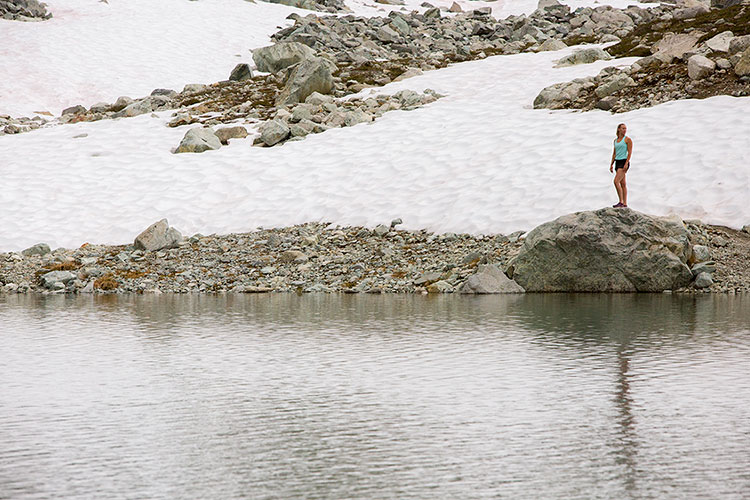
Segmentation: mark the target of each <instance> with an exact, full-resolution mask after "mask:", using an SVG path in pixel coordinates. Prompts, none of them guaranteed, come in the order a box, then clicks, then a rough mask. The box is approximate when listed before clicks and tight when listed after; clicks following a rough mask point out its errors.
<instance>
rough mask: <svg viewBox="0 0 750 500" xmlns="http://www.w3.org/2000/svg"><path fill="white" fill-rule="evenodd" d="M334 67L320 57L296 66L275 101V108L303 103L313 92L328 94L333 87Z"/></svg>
mask: <svg viewBox="0 0 750 500" xmlns="http://www.w3.org/2000/svg"><path fill="white" fill-rule="evenodd" d="M336 69H337V68H336V65H335V64H333V63H332V62H331V61H329V60H327V59H323V58H322V57H314V58H312V59H306V60H304V61H302V62H301V63H299V64H298V65H296V66H295V67H294V69H293V70H292V72H291V73H290V75H289V78H288V80H287V82H286V85H285V86H284V89H283V90H282V91H281V94H280V95H279V96H278V98H277V99H276V105H277V106H285V105H290V104H297V103H299V102H304V100H305V99H306V98H307V97H308V96H309V95H310V94H312V93H313V92H318V93H320V94H329V93H330V92H331V90H332V89H333V87H334V81H333V73H334V72H335V71H336Z"/></svg>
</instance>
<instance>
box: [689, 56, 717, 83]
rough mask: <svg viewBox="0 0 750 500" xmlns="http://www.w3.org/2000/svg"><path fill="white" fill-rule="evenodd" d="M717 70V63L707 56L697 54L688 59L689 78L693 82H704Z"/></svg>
mask: <svg viewBox="0 0 750 500" xmlns="http://www.w3.org/2000/svg"><path fill="white" fill-rule="evenodd" d="M715 69H716V63H715V62H713V61H712V60H711V59H709V58H708V57H706V56H702V55H700V54H696V55H694V56H691V57H690V59H688V76H689V77H690V79H691V80H702V79H704V78H706V77H707V76H709V75H710V74H711V73H713V72H714V70H715Z"/></svg>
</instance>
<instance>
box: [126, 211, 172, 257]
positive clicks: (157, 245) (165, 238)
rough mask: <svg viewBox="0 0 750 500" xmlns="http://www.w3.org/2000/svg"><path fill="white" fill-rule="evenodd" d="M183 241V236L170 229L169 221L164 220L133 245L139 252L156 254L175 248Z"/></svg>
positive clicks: (141, 235) (154, 225)
mask: <svg viewBox="0 0 750 500" xmlns="http://www.w3.org/2000/svg"><path fill="white" fill-rule="evenodd" d="M181 241H182V234H180V232H179V231H178V230H177V229H175V228H173V227H169V223H168V222H167V219H162V220H160V221H158V222H154V223H153V224H151V225H150V226H149V227H148V228H146V230H145V231H143V232H142V233H141V234H139V235H138V236H136V238H135V241H134V242H133V245H134V246H135V248H136V249H138V250H147V251H150V252H155V251H157V250H162V249H164V248H175V247H177V246H178V245H179V244H180V242H181Z"/></svg>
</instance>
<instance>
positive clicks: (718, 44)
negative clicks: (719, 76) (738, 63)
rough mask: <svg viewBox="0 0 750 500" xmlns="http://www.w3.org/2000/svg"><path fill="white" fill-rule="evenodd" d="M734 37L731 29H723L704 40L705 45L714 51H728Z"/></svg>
mask: <svg viewBox="0 0 750 500" xmlns="http://www.w3.org/2000/svg"><path fill="white" fill-rule="evenodd" d="M733 38H734V33H732V32H731V31H723V32H721V33H719V34H718V35H716V36H713V37H711V38H709V39H708V40H706V46H707V47H708V48H709V49H711V50H713V51H714V52H729V44H730V43H731V41H732V39H733Z"/></svg>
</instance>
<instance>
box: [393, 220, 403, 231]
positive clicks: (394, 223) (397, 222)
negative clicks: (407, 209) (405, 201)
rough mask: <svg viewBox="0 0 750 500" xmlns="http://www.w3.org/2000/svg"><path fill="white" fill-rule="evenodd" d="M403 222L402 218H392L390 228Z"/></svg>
mask: <svg viewBox="0 0 750 500" xmlns="http://www.w3.org/2000/svg"><path fill="white" fill-rule="evenodd" d="M403 223H404V221H402V220H401V218H397V219H393V220H392V221H391V229H393V228H395V227H396V226H398V225H401V224H403Z"/></svg>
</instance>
